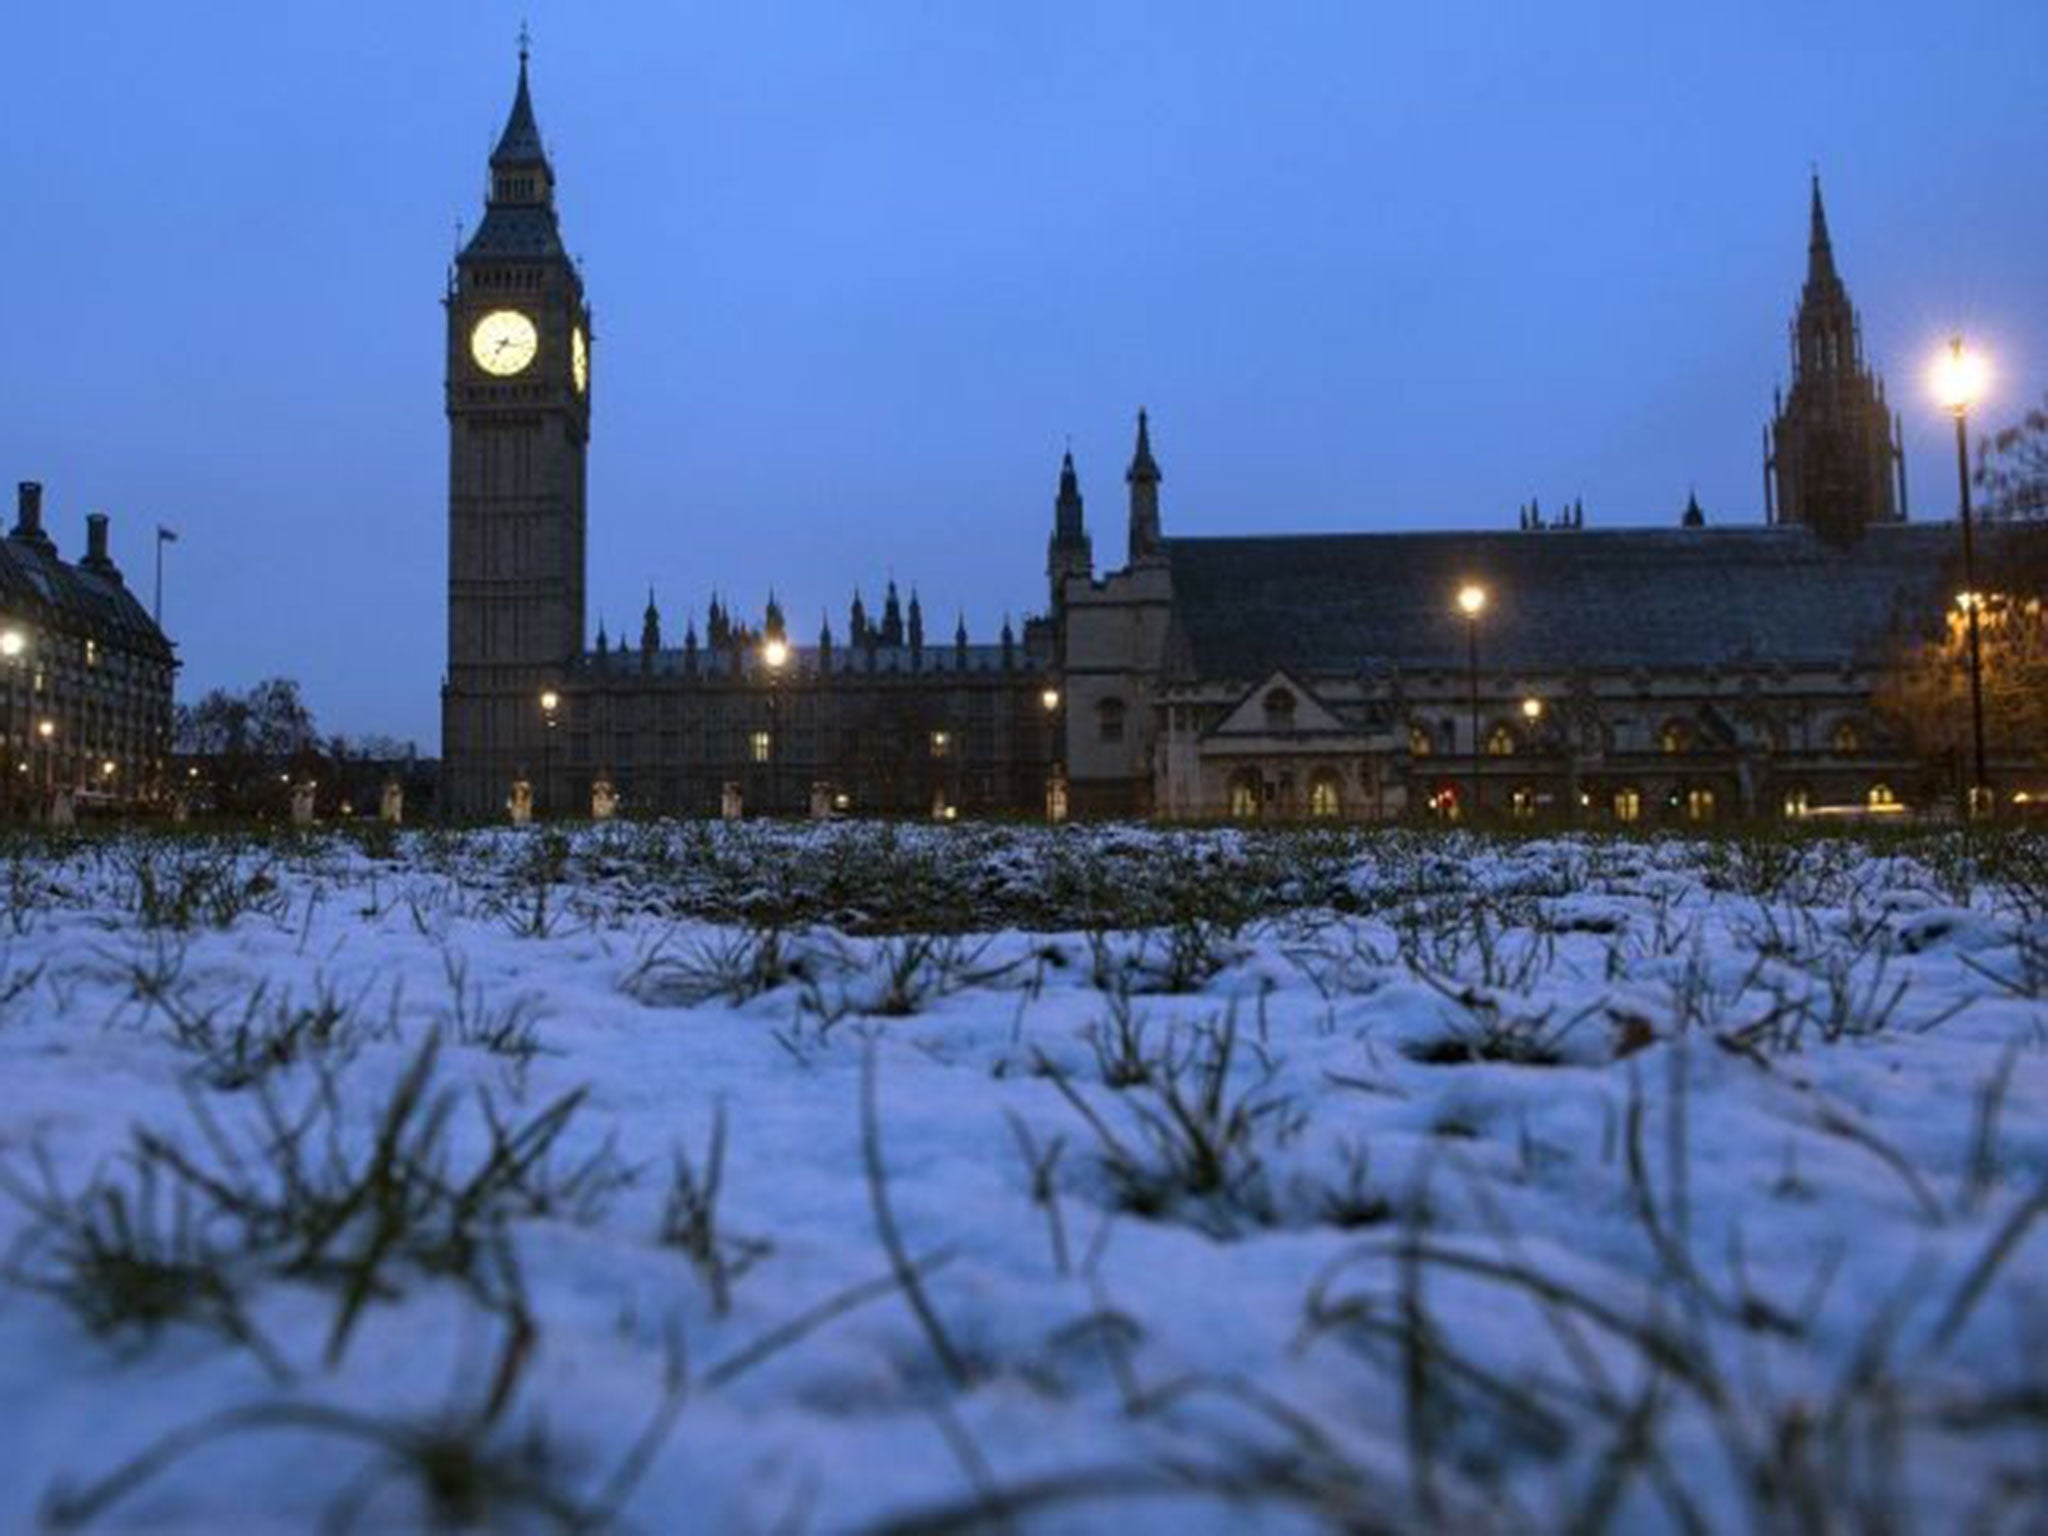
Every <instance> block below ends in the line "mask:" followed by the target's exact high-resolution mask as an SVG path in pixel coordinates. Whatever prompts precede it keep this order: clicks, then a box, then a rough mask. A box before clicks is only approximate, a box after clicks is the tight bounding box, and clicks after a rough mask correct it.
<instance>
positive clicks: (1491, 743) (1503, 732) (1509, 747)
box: [1486, 725, 1515, 757]
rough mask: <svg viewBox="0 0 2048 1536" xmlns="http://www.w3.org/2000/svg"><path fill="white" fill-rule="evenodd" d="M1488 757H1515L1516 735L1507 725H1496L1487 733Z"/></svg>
mask: <svg viewBox="0 0 2048 1536" xmlns="http://www.w3.org/2000/svg"><path fill="white" fill-rule="evenodd" d="M1486 755H1487V756H1488V757H1513V756H1514V755H1515V733H1514V731H1513V730H1511V729H1510V728H1509V727H1507V726H1505V725H1496V726H1495V727H1494V728H1493V729H1492V730H1490V731H1488V732H1487V733H1486Z"/></svg>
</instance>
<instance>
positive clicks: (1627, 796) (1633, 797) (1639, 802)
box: [1614, 789, 1643, 821]
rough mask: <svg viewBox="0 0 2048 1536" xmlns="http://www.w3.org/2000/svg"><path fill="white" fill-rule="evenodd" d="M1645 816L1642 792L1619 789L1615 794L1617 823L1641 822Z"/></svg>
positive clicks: (1615, 817)
mask: <svg viewBox="0 0 2048 1536" xmlns="http://www.w3.org/2000/svg"><path fill="white" fill-rule="evenodd" d="M1642 815H1643V796H1642V792H1641V791H1640V790H1634V789H1617V790H1616V791H1615V792H1614V819H1615V820H1616V821H1640V820H1641V819H1642Z"/></svg>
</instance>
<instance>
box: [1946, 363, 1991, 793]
mask: <svg viewBox="0 0 2048 1536" xmlns="http://www.w3.org/2000/svg"><path fill="white" fill-rule="evenodd" d="M1984 379H1985V368H1984V363H1983V359H1982V358H1980V357H1977V356H1975V355H1974V354H1972V353H1970V352H1969V351H1967V350H1966V349H1965V348H1964V346H1963V338H1962V337H1961V336H1954V337H1951V338H1950V340H1949V344H1948V352H1947V353H1946V354H1945V355H1944V356H1943V358H1942V359H1941V362H1940V364H1939V366H1938V367H1937V370H1936V387H1937V389H1938V391H1939V393H1940V395H1941V400H1942V403H1943V404H1944V405H1946V406H1947V407H1948V409H1949V412H1950V414H1951V415H1953V416H1954V417H1955V419H1956V488H1957V491H1958V493H1959V508H1960V513H1961V520H1962V525H1963V597H1962V603H1963V616H1964V622H1965V623H1966V624H1967V625H1968V626H1969V644H1970V811H1969V813H1970V816H1971V817H1972V818H1973V819H1974V818H1976V817H1979V816H1986V815H1989V814H1990V813H1991V809H1992V801H1991V785H1990V782H1989V780H1988V779H1987V778H1986V777H1985V772H1984V649H1983V624H1982V619H1981V613H1980V610H1982V608H1983V606H1984V594H1983V593H1982V592H1979V591H1978V590H1977V549H1976V536H1975V533H1974V531H1973V528H1972V520H1971V516H1970V405H1971V403H1972V402H1973V401H1974V400H1975V399H1976V398H1977V395H1978V393H1979V392H1980V391H1981V390H1982V388H1983V386H1984Z"/></svg>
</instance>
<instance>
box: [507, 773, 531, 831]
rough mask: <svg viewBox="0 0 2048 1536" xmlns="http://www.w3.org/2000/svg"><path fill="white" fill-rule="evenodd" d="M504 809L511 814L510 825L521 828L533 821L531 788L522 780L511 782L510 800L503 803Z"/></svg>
mask: <svg viewBox="0 0 2048 1536" xmlns="http://www.w3.org/2000/svg"><path fill="white" fill-rule="evenodd" d="M505 809H506V810H507V811H509V812H510V813H511V816H512V825H513V826H515V827H523V826H525V825H526V824H527V823H528V822H529V821H532V820H533V786H532V785H531V784H529V783H527V781H526V780H524V779H514V780H513V781H512V798H511V799H510V800H507V801H506V802H505Z"/></svg>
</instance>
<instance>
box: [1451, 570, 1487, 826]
mask: <svg viewBox="0 0 2048 1536" xmlns="http://www.w3.org/2000/svg"><path fill="white" fill-rule="evenodd" d="M1486 598H1487V592H1486V588H1484V587H1482V586H1480V585H1479V583H1477V582H1476V581H1468V582H1466V583H1465V584H1464V585H1463V586H1462V587H1460V588H1458V612H1460V613H1461V614H1463V615H1464V616H1465V672H1466V680H1467V681H1468V682H1469V683H1470V685H1471V695H1472V773H1471V780H1472V782H1471V790H1472V818H1473V819H1474V820H1477V819H1478V816H1479V616H1480V615H1481V614H1482V613H1484V612H1485V611H1486Z"/></svg>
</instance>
